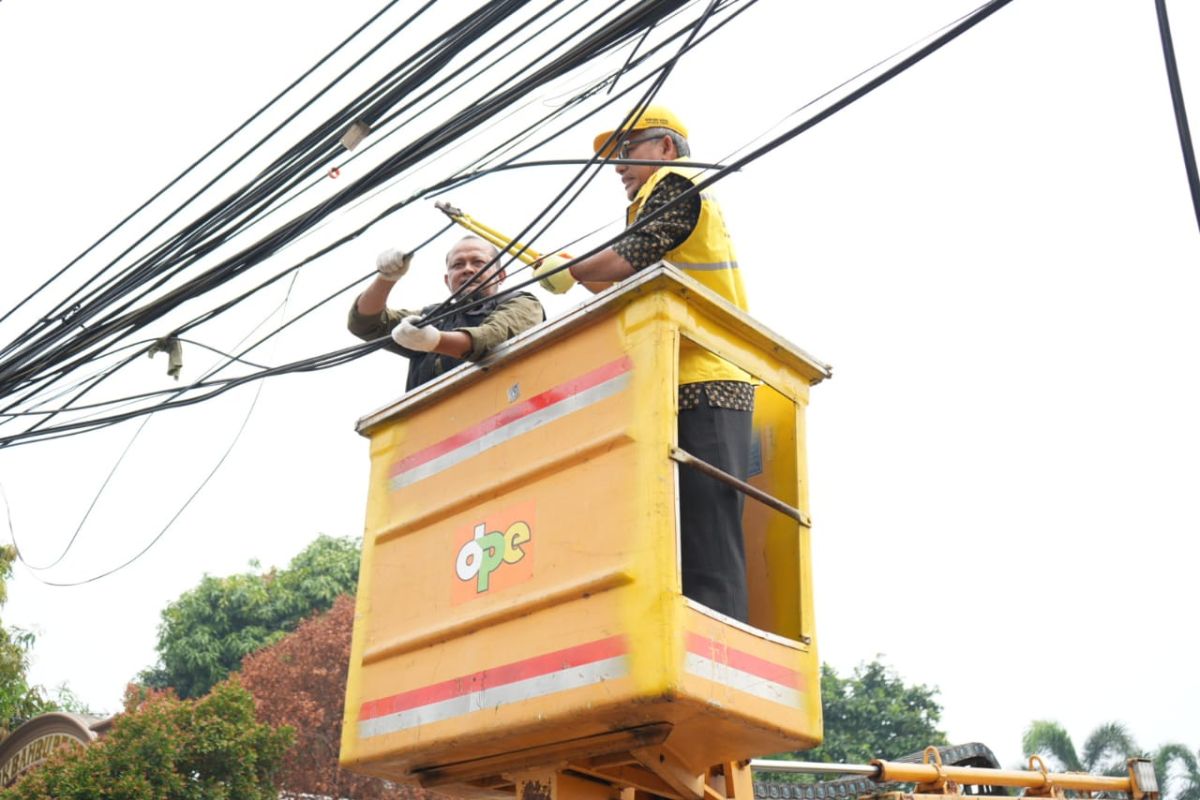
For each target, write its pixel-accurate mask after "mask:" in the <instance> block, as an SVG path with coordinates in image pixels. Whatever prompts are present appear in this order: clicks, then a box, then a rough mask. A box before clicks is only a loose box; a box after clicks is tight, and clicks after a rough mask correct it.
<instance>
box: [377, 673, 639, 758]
mask: <svg viewBox="0 0 1200 800" xmlns="http://www.w3.org/2000/svg"><path fill="white" fill-rule="evenodd" d="M628 676H629V657H628V656H614V657H613V658H606V659H603V660H602V661H593V662H592V663H591V664H585V665H582V666H578V667H571V668H570V669H565V670H562V671H560V672H551V673H548V674H546V675H538V676H537V677H535V678H526V679H525V680H523V681H515V682H514V683H507V684H504V685H503V686H496V687H494V688H491V689H483V690H482V691H478V692H470V693H469V694H464V695H461V696H459V697H454V698H451V699H449V700H441V701H439V702H437V703H430V704H428V705H424V706H418V707H416V708H410V709H407V710H405V711H398V712H396V713H395V714H387V715H386V716H382V717H376V718H374V719H368V720H363V721H361V722H359V723H358V735H359V738H362V739H367V738H370V737H372V736H382V735H383V734H385V733H396V732H398V731H403V730H407V729H409V728H414V727H416V726H418V725H428V724H430V723H434V722H441V721H442V720H447V719H452V718H453V717H460V716H463V715H464V714H470V713H472V712H475V711H483V710H485V709H495V708H499V707H500V706H502V705H506V704H508V703H517V702H520V701H522V700H532V699H533V698H535V697H542V696H544V695H548V694H554V693H556V692H565V691H567V690H568V689H579V688H581V687H584V686H591V685H593V684H596V683H603V682H604V681H611V680H616V679H618V678H625V677H628Z"/></svg>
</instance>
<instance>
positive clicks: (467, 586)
mask: <svg viewBox="0 0 1200 800" xmlns="http://www.w3.org/2000/svg"><path fill="white" fill-rule="evenodd" d="M455 543H456V544H457V545H459V547H458V550H457V554H456V556H455V561H454V573H455V576H456V577H457V578H458V580H457V581H455V583H454V589H453V600H454V603H455V604H458V603H461V602H464V601H466V600H471V599H473V598H476V597H479V596H480V595H482V594H483V593H484V592H487V591H488V590H490V589H503V588H505V587H507V586H511V585H513V584H516V583H521V582H523V581H526V580H528V579H529V578H531V577H533V546H534V542H533V503H531V502H529V503H522V504H521V505H520V506H518V507H516V508H510V509H505V510H504V511H501V512H498V513H494V514H488V515H487V517H486V518H485V519H484V520H483V521H482V522H477V523H475V524H474V525H472V526H471V527H470V528H468V529H466V530H464V531H462V532H460V533H459V535H458V536H456V537H455Z"/></svg>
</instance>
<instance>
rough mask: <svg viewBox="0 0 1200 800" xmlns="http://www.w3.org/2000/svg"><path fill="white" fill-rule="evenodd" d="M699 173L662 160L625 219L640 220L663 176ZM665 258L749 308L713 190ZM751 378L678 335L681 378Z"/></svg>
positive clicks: (691, 177)
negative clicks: (641, 213) (682, 237)
mask: <svg viewBox="0 0 1200 800" xmlns="http://www.w3.org/2000/svg"><path fill="white" fill-rule="evenodd" d="M699 173H700V170H698V169H693V168H689V167H684V166H681V165H679V164H675V163H670V162H668V163H667V164H664V165H663V166H662V167H660V168H659V169H658V170H656V171H655V172H654V173H653V174H652V175H651V176H650V177H649V178H648V179H647V180H646V182H645V183H644V184H642V186H641V188H639V189H638V192H637V194H636V195H635V196H634V198H633V202H632V203H631V204H630V206H629V209H628V211H627V212H626V216H625V221H626V224H627V225H632V224H633V223H634V222H635V221H636V220H637V218H638V213H639V212H640V211H641V208H642V204H643V203H644V202H645V201H646V198H647V197H649V196H650V193H651V192H653V191H654V187H655V186H657V185H658V182H659V181H661V180H662V179H663V178H664V177H665V176H667V175H670V174H675V175H679V176H680V177H682V178H686V179H687V181H688V182H689V183H693V184H694V183H695V180H696V176H697V175H698V174H699ZM663 260H664V261H667V262H668V263H670V264H671V265H672V266H674V267H678V268H679V269H680V270H682V271H683V272H686V273H687V274H688V276H689V277H691V278H693V279H695V280H696V281H698V282H699V283H702V284H703V285H705V286H706V287H708V288H709V289H712V290H713V291H714V292H716V293H717V294H719V295H721V296H722V297H724V298H725V299H726V300H728V301H729V302H731V303H733V304H734V305H735V306H737V307H738V308H740V309H741V310H743V311H745V310H746V291H745V289H744V288H743V287H742V276H741V271H740V270H739V269H738V263H737V255H736V254H735V253H734V250H733V240H732V239H730V238H729V233H728V232H727V231H726V230H725V218H724V217H723V216H722V215H721V207H720V206H719V205H718V204H717V200H716V198H715V197H714V196H713V194H712V193H711V192H708V191H703V192H701V193H700V219H699V220H698V221H697V222H696V227H695V228H693V229H692V232H691V233H690V234H689V235H688V237H687V239H685V240H684V241H683V243H682V244H680V245H679V246H678V247H676V248H674V249H672V250H668V251H667V253H666V254H665V255H664V256H663ZM749 380H751V378H750V376H749V375H748V374H747V373H746V372H745V371H743V370H741V369H739V368H737V367H735V366H734V365H733V364H730V363H729V362H728V361H725V360H724V359H722V358H719V357H717V356H716V355H714V354H713V353H710V352H709V351H707V350H704V349H702V348H700V347H698V346H696V345H695V344H692V343H691V342H689V341H687V340H681V341H680V343H679V382H680V383H681V384H683V383H700V382H704V381H749Z"/></svg>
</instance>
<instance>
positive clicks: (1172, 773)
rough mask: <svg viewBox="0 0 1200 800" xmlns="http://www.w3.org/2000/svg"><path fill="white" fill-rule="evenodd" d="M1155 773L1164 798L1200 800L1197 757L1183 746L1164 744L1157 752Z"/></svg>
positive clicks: (1199, 775) (1199, 768) (1155, 755)
mask: <svg viewBox="0 0 1200 800" xmlns="http://www.w3.org/2000/svg"><path fill="white" fill-rule="evenodd" d="M1154 773H1155V774H1156V775H1157V776H1158V780H1159V783H1160V785H1161V788H1162V790H1163V796H1164V797H1169V798H1172V800H1200V766H1198V765H1197V759H1196V755H1194V754H1193V753H1192V751H1191V750H1188V749H1187V748H1186V747H1184V746H1183V745H1181V744H1164V745H1163V746H1162V747H1160V748H1158V749H1157V750H1155V751H1154Z"/></svg>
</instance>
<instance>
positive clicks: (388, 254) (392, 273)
mask: <svg viewBox="0 0 1200 800" xmlns="http://www.w3.org/2000/svg"><path fill="white" fill-rule="evenodd" d="M411 263H412V253H401V252H400V251H399V250H397V249H395V248H392V249H391V250H384V251H383V252H382V253H380V254H379V257H378V258H376V259H375V271H376V272H378V273H379V277H381V278H383V279H384V280H385V281H398V280H400V279H401V278H403V277H404V273H406V272H408V265H409V264H411Z"/></svg>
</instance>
